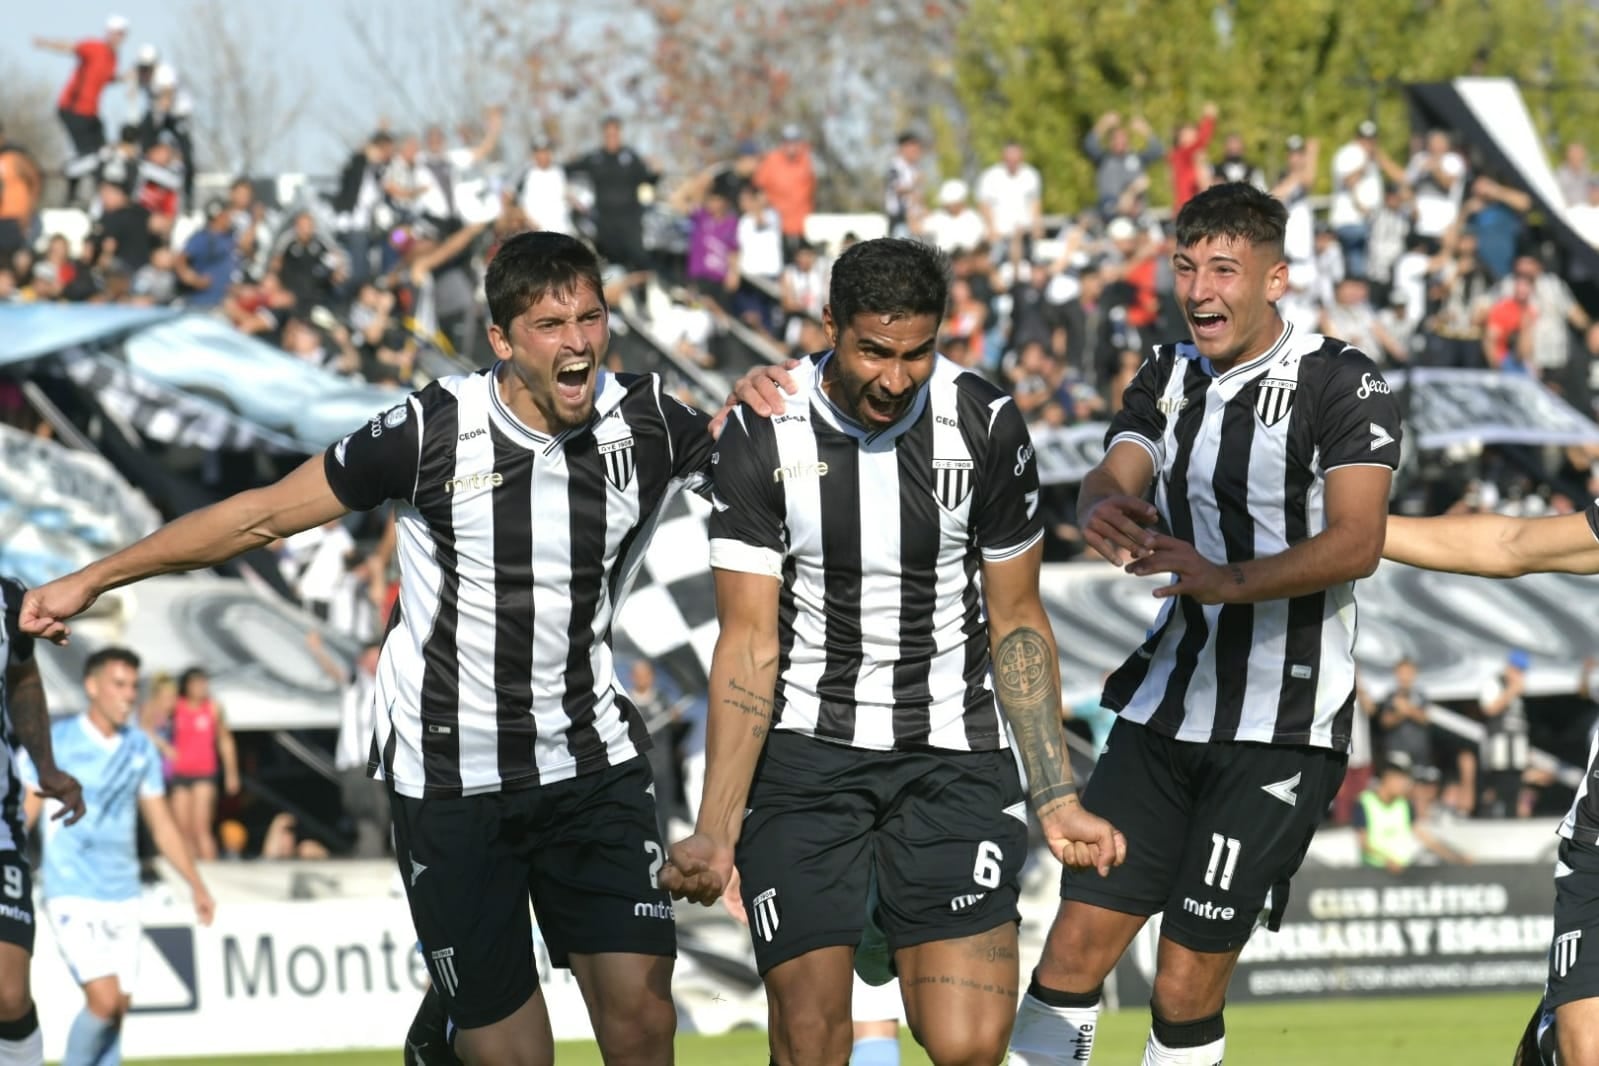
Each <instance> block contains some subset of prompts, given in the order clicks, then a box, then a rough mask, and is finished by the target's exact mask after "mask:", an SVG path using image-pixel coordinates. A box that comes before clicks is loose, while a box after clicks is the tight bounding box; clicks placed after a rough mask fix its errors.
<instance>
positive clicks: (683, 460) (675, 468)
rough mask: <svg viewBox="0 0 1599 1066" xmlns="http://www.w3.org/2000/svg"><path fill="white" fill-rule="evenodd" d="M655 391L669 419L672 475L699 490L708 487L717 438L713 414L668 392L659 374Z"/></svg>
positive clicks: (668, 433)
mask: <svg viewBox="0 0 1599 1066" xmlns="http://www.w3.org/2000/svg"><path fill="white" fill-rule="evenodd" d="M655 393H656V399H657V401H658V402H659V404H660V408H661V418H662V419H663V420H665V422H666V435H667V439H668V440H669V441H670V442H671V447H672V476H673V477H674V478H678V479H680V480H682V481H684V482H686V483H687V484H688V487H689V488H691V489H693V490H694V491H696V492H700V491H703V490H705V489H708V488H709V487H710V469H711V451H712V449H714V448H715V446H716V441H714V440H712V439H711V430H710V424H711V418H710V416H709V415H707V414H706V413H705V412H704V411H701V410H700V409H699V408H697V407H694V406H693V405H691V404H687V403H684V402H683V401H682V400H680V399H678V398H677V397H676V396H674V395H673V394H672V393H670V392H667V391H666V386H665V384H664V383H663V382H662V381H661V379H660V378H659V377H658V376H657V377H656V379H655Z"/></svg>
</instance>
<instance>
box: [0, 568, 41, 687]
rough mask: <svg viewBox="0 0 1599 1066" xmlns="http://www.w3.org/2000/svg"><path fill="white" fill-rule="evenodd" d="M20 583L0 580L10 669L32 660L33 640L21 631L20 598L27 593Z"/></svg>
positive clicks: (7, 664)
mask: <svg viewBox="0 0 1599 1066" xmlns="http://www.w3.org/2000/svg"><path fill="white" fill-rule="evenodd" d="M27 591H28V590H27V589H26V588H24V587H23V585H22V582H20V581H17V580H15V579H14V578H9V577H6V578H0V592H3V593H4V595H5V598H6V647H7V648H9V649H10V655H11V660H10V662H8V663H6V664H5V665H6V666H8V667H10V666H14V665H16V664H18V663H25V662H30V661H31V660H32V659H33V638H32V637H30V636H28V634H26V633H24V632H23V631H22V597H23V596H24V595H25V594H26V593H27Z"/></svg>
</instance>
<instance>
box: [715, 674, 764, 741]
mask: <svg viewBox="0 0 1599 1066" xmlns="http://www.w3.org/2000/svg"><path fill="white" fill-rule="evenodd" d="M727 687H728V690H729V691H730V692H732V695H731V696H724V697H722V702H723V703H724V704H726V705H727V706H730V707H736V708H738V712H739V713H740V714H742V715H744V716H746V717H749V718H754V719H757V721H755V722H754V723H753V724H752V725H751V726H750V736H752V737H754V738H755V739H756V740H760V739H761V738H762V737H764V736H766V734H767V732H769V731H770V730H771V728H772V701H771V699H770V698H769V697H766V696H761V695H758V694H757V693H755V692H752V691H751V690H749V689H747V688H745V687H744V686H743V685H741V684H739V683H738V681H736V680H730V681H728V683H727Z"/></svg>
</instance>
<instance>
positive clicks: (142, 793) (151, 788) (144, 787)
mask: <svg viewBox="0 0 1599 1066" xmlns="http://www.w3.org/2000/svg"><path fill="white" fill-rule="evenodd" d="M138 737H139V742H140V744H141V745H142V746H143V748H144V776H143V777H142V778H140V779H139V798H140V799H154V798H156V797H157V796H164V795H166V794H167V782H166V777H165V776H164V775H163V773H162V771H161V752H160V750H159V749H158V748H156V746H155V742H154V741H152V740H151V739H150V738H149V737H148V736H146V735H145V734H143V733H139V734H138Z"/></svg>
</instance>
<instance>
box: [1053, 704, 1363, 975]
mask: <svg viewBox="0 0 1599 1066" xmlns="http://www.w3.org/2000/svg"><path fill="white" fill-rule="evenodd" d="M1348 761H1349V760H1348V758H1347V756H1345V755H1344V754H1342V753H1341V752H1335V751H1330V750H1328V749H1326V748H1312V747H1299V746H1288V745H1275V744H1248V743H1210V744H1199V743H1193V742H1189V741H1181V740H1173V739H1172V738H1170V737H1167V736H1165V735H1163V734H1160V733H1157V732H1155V731H1154V730H1153V729H1150V728H1148V727H1147V726H1143V725H1140V724H1138V723H1136V722H1129V721H1127V720H1126V719H1117V721H1116V724H1115V725H1114V726H1112V727H1111V731H1110V736H1109V738H1108V739H1107V740H1106V743H1105V750H1104V752H1103V754H1101V755H1100V757H1099V764H1098V765H1097V766H1095V768H1094V776H1093V777H1091V778H1090V779H1089V781H1088V786H1087V787H1086V788H1085V789H1084V790H1083V806H1084V807H1086V808H1087V809H1088V810H1090V811H1093V812H1094V813H1095V814H1097V815H1099V816H1100V817H1102V818H1106V819H1108V820H1109V821H1110V822H1111V824H1113V825H1114V826H1115V827H1116V828H1117V829H1119V830H1121V831H1122V833H1123V834H1125V835H1126V837H1127V861H1126V862H1125V863H1123V864H1122V865H1121V866H1118V867H1116V868H1115V869H1113V870H1112V871H1111V872H1110V876H1108V877H1103V878H1102V877H1100V876H1099V874H1098V873H1097V872H1096V871H1094V870H1088V871H1085V872H1074V871H1072V870H1066V871H1065V872H1064V873H1063V874H1062V877H1061V890H1060V894H1061V898H1062V899H1068V900H1080V901H1082V902H1084V903H1090V904H1093V905H1094V906H1096V907H1104V908H1106V909H1108V910H1113V911H1121V912H1123V913H1126V914H1142V915H1150V914H1155V913H1157V912H1164V914H1165V917H1164V919H1163V921H1162V924H1161V934H1162V935H1163V936H1166V937H1169V938H1171V939H1172V940H1174V941H1176V942H1177V943H1179V944H1181V945H1183V946H1184V947H1186V948H1189V949H1191V950H1193V951H1206V952H1226V951H1234V950H1236V949H1238V948H1241V947H1243V945H1244V943H1245V942H1246V941H1247V940H1248V939H1249V934H1250V933H1251V932H1252V931H1253V929H1254V927H1255V919H1256V918H1257V917H1258V916H1259V914H1260V911H1261V908H1262V907H1263V906H1264V904H1265V901H1266V895H1267V893H1268V892H1270V893H1271V894H1272V909H1273V912H1274V914H1276V915H1280V914H1281V913H1282V908H1283V906H1284V905H1285V904H1286V903H1287V899H1288V879H1289V878H1290V877H1292V876H1293V875H1294V872H1295V871H1296V870H1298V869H1299V864H1300V863H1301V862H1303V861H1304V859H1305V851H1306V849H1308V848H1309V847H1310V838H1311V837H1312V836H1313V835H1315V832H1316V827H1317V826H1318V825H1320V824H1321V820H1322V817H1323V816H1324V815H1325V814H1326V812H1327V805H1328V804H1329V803H1331V802H1332V798H1333V796H1335V795H1337V793H1338V786H1339V784H1340V783H1342V781H1343V778H1344V767H1345V765H1346V764H1347V763H1348Z"/></svg>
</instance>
